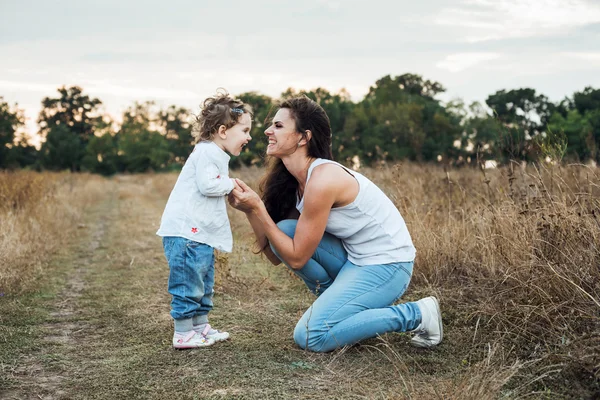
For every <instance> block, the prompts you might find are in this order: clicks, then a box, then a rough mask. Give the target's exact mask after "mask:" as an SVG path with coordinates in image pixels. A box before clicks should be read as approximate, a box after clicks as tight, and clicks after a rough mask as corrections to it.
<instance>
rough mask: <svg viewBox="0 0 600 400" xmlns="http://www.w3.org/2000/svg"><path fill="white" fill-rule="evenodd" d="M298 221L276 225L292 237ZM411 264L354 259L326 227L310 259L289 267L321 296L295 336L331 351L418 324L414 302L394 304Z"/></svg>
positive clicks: (308, 344)
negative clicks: (367, 262) (296, 267)
mask: <svg viewBox="0 0 600 400" xmlns="http://www.w3.org/2000/svg"><path fill="white" fill-rule="evenodd" d="M297 222H298V221H297V220H283V221H280V222H279V223H278V224H277V226H278V227H279V229H281V230H282V231H283V232H285V234H286V235H288V236H289V237H294V233H295V231H296V223H297ZM271 249H272V250H273V252H274V253H275V255H277V256H278V257H279V255H278V254H277V251H276V250H275V249H274V248H273V247H272V246H271ZM279 258H280V259H281V257H279ZM284 263H285V261H284ZM286 265H287V264H286ZM288 268H289V265H288ZM412 268H413V262H399V263H393V264H377V265H365V266H358V265H355V264H353V263H352V262H350V261H348V257H347V253H346V250H345V249H344V247H343V246H342V243H341V241H340V240H339V239H338V238H336V237H334V236H332V235H330V234H328V233H325V234H324V236H323V238H322V239H321V242H320V243H319V246H318V247H317V250H316V251H315V253H314V254H313V255H312V257H311V258H310V260H309V261H308V262H307V263H306V265H304V267H302V268H301V269H299V270H294V269H291V268H290V269H291V270H292V271H293V272H294V273H295V274H296V275H298V276H299V277H300V278H302V280H303V281H304V283H305V284H306V286H308V288H309V289H310V290H311V291H312V292H313V293H315V294H316V295H317V296H318V297H317V300H315V302H314V303H313V304H312V306H310V308H309V309H308V310H306V312H305V313H304V315H303V316H302V318H300V321H298V324H297V325H296V329H295V330H294V341H295V342H296V344H298V346H300V347H301V348H303V349H308V350H311V351H315V352H327V351H332V350H334V349H336V348H339V347H343V346H346V345H352V344H355V343H357V342H360V341H361V340H364V339H368V338H372V337H375V336H377V335H381V334H384V333H386V332H405V331H410V330H414V329H416V328H417V326H418V325H419V324H420V322H421V313H420V311H419V308H418V306H417V304H416V303H414V302H411V303H404V304H398V305H391V304H393V303H394V302H395V301H396V300H398V299H399V298H400V296H402V294H403V293H404V291H405V290H406V288H407V287H408V283H409V282H410V278H411V276H412Z"/></svg>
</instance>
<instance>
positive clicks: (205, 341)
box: [173, 330, 215, 349]
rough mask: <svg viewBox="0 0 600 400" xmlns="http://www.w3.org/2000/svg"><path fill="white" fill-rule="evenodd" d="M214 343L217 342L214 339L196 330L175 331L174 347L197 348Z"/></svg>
mask: <svg viewBox="0 0 600 400" xmlns="http://www.w3.org/2000/svg"><path fill="white" fill-rule="evenodd" d="M213 344H215V340H214V339H211V338H207V337H205V336H203V335H202V334H201V333H198V332H196V331H194V330H192V331H189V332H184V333H179V332H175V334H174V335H173V347H174V348H176V349H196V348H199V347H208V346H211V345H213Z"/></svg>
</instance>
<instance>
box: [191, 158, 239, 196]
mask: <svg viewBox="0 0 600 400" xmlns="http://www.w3.org/2000/svg"><path fill="white" fill-rule="evenodd" d="M196 184H197V185H198V189H199V190H200V193H202V194H203V195H205V196H207V197H218V196H226V195H228V194H229V193H230V192H231V191H232V190H233V179H230V178H229V177H228V176H227V175H221V173H220V172H219V167H218V166H217V164H216V163H215V161H213V160H211V159H209V158H202V159H198V162H197V163H196Z"/></svg>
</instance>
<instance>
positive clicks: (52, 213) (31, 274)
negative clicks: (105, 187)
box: [0, 171, 102, 295]
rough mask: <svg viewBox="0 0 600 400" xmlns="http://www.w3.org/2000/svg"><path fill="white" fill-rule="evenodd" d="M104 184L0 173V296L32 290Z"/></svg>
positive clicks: (75, 178)
mask: <svg viewBox="0 0 600 400" xmlns="http://www.w3.org/2000/svg"><path fill="white" fill-rule="evenodd" d="M101 180H102V178H99V177H94V176H90V175H74V174H69V173H48V172H46V173H43V174H40V173H36V172H31V171H18V172H0V293H2V294H3V295H4V294H8V293H19V292H22V291H25V290H28V289H32V288H33V286H32V285H33V283H34V282H35V278H36V277H37V276H39V275H40V274H41V273H43V272H44V267H45V265H46V264H47V261H48V260H49V259H50V257H51V256H52V254H53V253H55V252H56V251H58V250H59V249H60V246H61V245H62V244H64V243H66V239H67V238H68V237H69V235H72V234H73V232H74V231H75V230H76V229H77V227H78V222H79V221H80V220H81V217H82V213H83V210H84V208H85V206H86V205H89V204H90V203H91V202H92V201H93V200H94V199H96V198H98V195H99V194H100V193H99V192H100V191H101V190H102V189H101V185H99V184H98V183H99V182H100V181H101Z"/></svg>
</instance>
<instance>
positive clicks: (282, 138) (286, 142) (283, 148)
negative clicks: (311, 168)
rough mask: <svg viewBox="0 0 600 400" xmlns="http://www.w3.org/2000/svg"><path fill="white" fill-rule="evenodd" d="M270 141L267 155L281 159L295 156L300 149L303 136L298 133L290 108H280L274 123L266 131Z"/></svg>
mask: <svg viewBox="0 0 600 400" xmlns="http://www.w3.org/2000/svg"><path fill="white" fill-rule="evenodd" d="M265 135H267V138H268V139H269V145H268V146H267V154H268V155H270V156H274V157H278V158H281V157H282V156H286V155H290V154H293V153H294V152H295V151H296V150H297V149H298V142H300V140H302V135H301V134H299V133H298V132H296V121H295V120H294V118H292V115H291V112H290V110H289V109H288V108H280V109H279V111H277V114H275V116H274V117H273V122H272V123H271V126H269V127H268V128H267V129H266V130H265Z"/></svg>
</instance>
